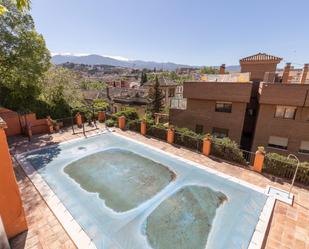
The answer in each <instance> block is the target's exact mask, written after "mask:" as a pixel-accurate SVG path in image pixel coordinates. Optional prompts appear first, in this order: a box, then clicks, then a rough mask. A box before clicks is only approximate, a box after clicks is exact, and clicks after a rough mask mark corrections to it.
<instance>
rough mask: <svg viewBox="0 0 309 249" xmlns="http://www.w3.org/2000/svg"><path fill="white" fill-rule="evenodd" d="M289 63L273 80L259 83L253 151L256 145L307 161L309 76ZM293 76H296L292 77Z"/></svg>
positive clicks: (308, 152) (308, 153)
mask: <svg viewBox="0 0 309 249" xmlns="http://www.w3.org/2000/svg"><path fill="white" fill-rule="evenodd" d="M297 72H299V70H293V68H291V65H290V64H289V63H288V64H287V65H286V67H285V69H284V71H283V72H279V73H278V74H277V75H276V76H275V81H273V82H261V83H260V90H259V95H258V103H259V109H258V116H257V120H256V127H255V133H254V140H253V145H252V150H253V151H254V150H256V148H257V147H258V146H264V147H266V149H267V151H271V152H277V153H280V154H285V155H287V154H289V153H293V154H295V155H297V156H298V157H299V158H300V159H302V160H307V161H309V77H308V76H309V75H308V64H306V65H305V67H304V69H303V70H302V73H301V74H300V76H299V74H298V73H297ZM295 75H296V76H297V75H298V77H295Z"/></svg>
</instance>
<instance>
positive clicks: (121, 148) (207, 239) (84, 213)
mask: <svg viewBox="0 0 309 249" xmlns="http://www.w3.org/2000/svg"><path fill="white" fill-rule="evenodd" d="M18 160H19V161H20V163H21V164H22V165H23V167H24V168H25V170H26V172H27V171H28V172H27V173H28V175H30V178H31V179H32V181H33V182H34V184H35V185H36V187H37V188H38V190H39V191H40V192H41V194H42V195H43V197H44V198H46V199H47V200H50V201H51V206H52V207H51V208H52V210H53V211H54V209H55V210H58V211H59V206H61V207H62V204H63V205H64V208H63V209H64V210H62V212H63V213H64V214H65V212H67V213H69V214H70V215H71V216H72V217H73V218H74V220H75V221H76V222H77V223H78V225H79V226H80V227H81V228H82V229H83V231H84V232H85V235H86V236H88V237H89V238H90V240H91V241H92V242H93V244H94V245H95V247H96V248H98V249H106V248H123V249H124V248H128V249H131V248H132V249H133V248H134V249H135V248H136V249H139V248H143V249H144V248H153V249H158V248H160V249H165V248H166V249H169V248H181V249H186V248H190V249H191V248H192V249H195V248H196V249H199V248H201V249H203V248H207V249H208V248H218V249H220V248H222V249H223V248H224V249H225V248H231V249H233V248H237V249H238V248H248V247H250V248H258V246H257V245H258V244H260V243H261V241H259V240H261V236H263V232H265V230H266V227H267V224H268V220H269V217H270V213H271V210H272V207H273V201H269V198H268V196H267V195H266V194H264V190H263V189H260V188H257V187H254V186H251V185H249V184H247V183H244V182H242V181H239V180H237V179H235V178H233V177H230V176H227V175H224V174H222V173H218V172H216V171H214V170H210V169H208V168H205V167H202V166H201V165H198V164H196V163H193V162H190V161H187V160H184V159H182V158H179V157H176V156H173V155H171V154H168V153H166V152H163V151H161V150H158V149H156V148H153V147H150V146H146V145H145V144H142V143H139V142H136V141H133V140H132V139H128V138H125V137H123V136H121V135H118V134H114V133H106V134H102V135H98V136H94V137H89V138H87V139H78V140H75V141H71V142H65V143H61V144H59V145H57V146H51V147H46V148H43V149H40V150H35V151H32V152H29V153H25V154H22V155H20V156H18ZM32 167H33V168H34V169H35V170H34V171H33V170H32V171H31V169H32ZM42 184H43V185H42ZM46 184H47V185H46ZM37 185H39V186H37ZM47 190H51V191H52V194H51V193H50V192H51V191H49V192H48V191H47ZM42 192H43V193H42ZM54 194H55V195H54ZM55 199H56V200H59V201H58V202H57V203H56V204H53V203H52V201H53V200H55ZM47 203H49V201H47ZM60 204H61V205H60ZM57 207H58V209H57ZM58 211H56V212H55V214H56V216H57V217H58V219H59V220H60V221H61V222H63V225H64V227H66V226H67V225H68V224H65V222H67V221H62V216H65V215H62V214H61V212H60V211H59V212H58ZM261 224H262V225H261ZM73 230H74V229H73ZM73 230H72V231H73ZM75 230H78V229H75ZM69 233H70V232H69ZM72 233H73V232H72ZM74 236H75V235H74V234H73V237H74ZM75 237H76V236H75ZM81 248H83V247H82V246H81ZM84 248H85V247H84Z"/></svg>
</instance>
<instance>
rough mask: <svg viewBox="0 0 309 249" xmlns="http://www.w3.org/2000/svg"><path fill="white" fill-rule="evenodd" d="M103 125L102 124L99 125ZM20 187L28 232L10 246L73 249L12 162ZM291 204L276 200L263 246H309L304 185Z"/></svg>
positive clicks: (166, 147) (260, 179)
mask: <svg viewBox="0 0 309 249" xmlns="http://www.w3.org/2000/svg"><path fill="white" fill-rule="evenodd" d="M98 126H99V128H104V127H105V125H104V124H99V125H98ZM114 130H115V132H116V133H117V134H121V135H123V136H126V137H128V138H131V139H134V140H136V141H139V142H141V143H144V144H146V145H151V146H154V147H156V148H158V149H160V150H163V151H166V152H169V153H171V154H173V155H176V156H179V157H182V158H184V159H188V160H191V161H193V162H196V163H198V164H201V165H203V166H205V167H207V168H210V169H215V170H217V171H219V172H222V173H224V174H227V175H230V176H233V177H236V178H237V179H240V180H244V181H246V182H248V183H250V184H253V185H255V186H258V187H262V188H266V186H267V185H271V186H274V187H278V188H281V189H284V190H288V189H289V187H290V185H289V183H287V182H285V181H282V180H280V179H278V178H275V177H269V176H267V175H262V174H259V173H256V172H254V171H252V170H250V169H248V168H243V167H239V166H237V165H234V164H230V163H228V162H226V161H223V160H219V159H217V158H214V157H206V156H204V155H202V154H199V153H196V152H193V151H191V150H188V149H185V148H183V147H178V146H174V145H171V144H168V143H166V142H164V141H160V140H157V139H153V138H151V137H147V136H142V135H141V134H139V133H136V132H133V131H122V130H120V129H118V128H115V129H114ZM95 134H97V131H96V130H94V131H90V132H87V136H90V135H95ZM77 137H83V134H82V133H79V134H75V135H72V132H71V130H70V129H68V130H62V131H61V132H60V133H54V134H48V135H34V136H33V139H32V141H31V142H28V140H27V139H25V138H24V137H14V138H13V139H11V141H10V147H11V153H12V154H16V153H21V152H25V151H29V150H32V149H35V148H41V147H44V146H46V145H52V144H58V143H60V142H64V141H69V140H72V139H75V138H77ZM14 170H15V174H16V177H17V181H18V185H19V189H20V191H21V196H22V201H23V204H24V209H25V213H26V219H27V222H28V232H25V233H23V234H21V235H19V236H17V237H16V238H14V239H12V240H11V247H12V248H76V246H75V245H74V243H73V241H72V240H71V238H70V237H69V236H68V234H67V233H66V232H65V230H64V229H63V227H62V225H61V224H60V222H59V221H58V220H57V218H56V216H55V215H54V214H53V212H52V211H51V210H50V209H49V207H48V205H47V204H46V202H45V201H44V199H43V198H42V196H41V195H40V194H39V192H38V191H37V189H36V188H35V187H34V185H33V184H32V182H31V181H30V180H29V178H28V177H27V176H26V175H25V173H24V171H23V169H22V168H21V166H19V165H18V163H16V162H15V163H14ZM293 194H294V195H295V201H294V205H293V206H290V205H287V204H285V203H282V202H280V201H277V202H276V204H275V208H274V211H273V214H272V218H271V222H270V225H269V229H268V233H267V235H266V240H265V243H264V248H268V249H274V248H297V249H298V248H299V249H300V248H304V249H308V248H309V239H308V238H309V226H308V224H309V205H308V203H309V191H308V189H306V188H304V187H294V189H293Z"/></svg>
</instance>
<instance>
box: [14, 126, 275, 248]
mask: <svg viewBox="0 0 309 249" xmlns="http://www.w3.org/2000/svg"><path fill="white" fill-rule="evenodd" d="M106 133H112V134H113V135H115V136H119V137H121V138H123V139H127V140H130V141H132V142H134V143H138V144H141V145H143V146H146V147H148V148H150V149H152V150H156V151H158V152H160V153H163V154H166V155H168V156H170V157H173V158H176V159H178V160H181V161H183V162H186V163H188V164H190V165H192V166H195V167H197V168H200V169H202V170H205V171H207V172H209V173H212V174H215V175H217V176H219V177H221V178H225V179H228V180H230V181H232V182H235V183H238V184H240V185H243V186H245V187H247V188H250V189H253V190H255V191H257V192H259V193H263V194H265V195H267V194H266V189H264V188H262V187H259V186H256V185H254V184H251V183H249V182H246V181H244V180H241V179H238V178H236V177H233V176H230V175H227V174H225V173H222V172H220V171H218V170H216V169H212V168H209V167H207V166H206V165H202V164H200V163H196V162H194V161H191V160H188V159H185V158H182V157H180V156H177V155H175V154H172V153H170V152H166V151H164V150H162V149H159V148H156V147H154V146H151V145H149V144H146V143H143V142H141V141H137V140H135V139H133V138H129V137H127V136H124V135H122V134H119V133H116V132H110V131H109V132H106ZM106 133H100V134H94V135H91V136H88V138H90V137H95V136H99V135H104V134H106ZM82 139H85V138H84V137H81V138H76V139H72V140H68V141H64V142H60V143H58V144H53V145H47V146H44V147H41V148H37V149H33V150H29V151H26V152H23V153H20V154H15V156H14V158H15V160H16V161H17V162H18V164H19V165H20V166H21V167H22V169H23V170H24V172H25V173H26V175H27V176H28V178H29V179H30V181H31V182H32V184H33V185H34V186H35V188H36V189H37V191H38V192H39V194H40V195H41V197H42V199H43V200H44V201H45V203H46V204H47V206H48V207H49V208H50V210H51V211H52V212H53V214H54V215H55V217H56V218H57V220H58V221H59V223H60V224H61V225H62V227H63V228H64V229H65V231H66V232H67V234H68V235H69V237H70V238H71V240H72V241H73V243H74V244H75V246H76V247H77V248H79V249H97V247H96V246H95V244H94V243H93V241H92V240H91V238H90V237H89V236H88V235H87V233H86V232H85V231H84V230H83V229H82V227H81V226H80V225H79V224H78V222H77V221H76V220H75V219H74V218H73V216H72V215H71V214H70V212H69V210H67V208H66V207H65V206H64V204H63V203H62V202H61V201H60V199H59V198H58V197H57V195H56V194H55V193H54V192H53V190H52V189H51V188H50V187H49V185H48V184H47V183H46V182H45V180H44V179H43V178H42V176H41V175H40V174H39V173H38V172H37V171H36V170H35V169H34V167H33V166H32V165H31V163H29V162H28V161H27V160H26V158H25V156H26V155H27V154H29V153H33V152H35V151H39V150H42V149H46V148H52V147H55V146H58V145H61V144H66V143H71V142H76V141H78V140H82ZM86 139H87V138H86ZM267 196H268V195H267ZM275 203H276V198H273V197H271V196H268V197H267V200H266V202H265V205H264V207H263V210H262V212H261V214H260V216H259V221H258V223H257V225H256V227H255V231H254V232H253V235H252V237H251V241H250V242H249V246H248V248H247V249H261V248H262V246H263V244H264V242H265V238H266V237H265V236H266V233H267V230H268V228H269V225H270V221H271V216H272V213H273V209H274V206H275Z"/></svg>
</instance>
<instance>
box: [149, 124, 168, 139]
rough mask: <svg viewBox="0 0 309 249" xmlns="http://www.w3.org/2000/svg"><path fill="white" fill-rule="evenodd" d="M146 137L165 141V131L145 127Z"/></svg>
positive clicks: (153, 127)
mask: <svg viewBox="0 0 309 249" xmlns="http://www.w3.org/2000/svg"><path fill="white" fill-rule="evenodd" d="M147 135H149V136H151V137H155V138H158V139H160V140H164V141H166V137H167V129H165V128H159V127H156V126H150V127H147Z"/></svg>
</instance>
